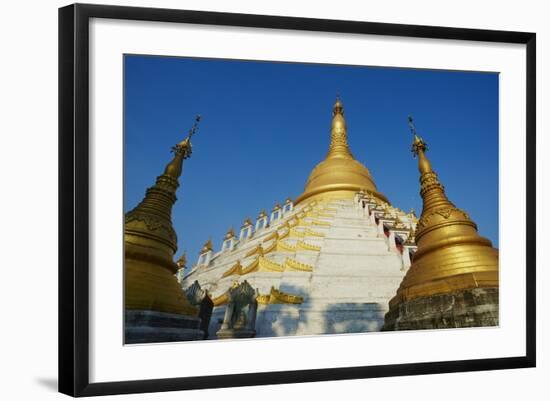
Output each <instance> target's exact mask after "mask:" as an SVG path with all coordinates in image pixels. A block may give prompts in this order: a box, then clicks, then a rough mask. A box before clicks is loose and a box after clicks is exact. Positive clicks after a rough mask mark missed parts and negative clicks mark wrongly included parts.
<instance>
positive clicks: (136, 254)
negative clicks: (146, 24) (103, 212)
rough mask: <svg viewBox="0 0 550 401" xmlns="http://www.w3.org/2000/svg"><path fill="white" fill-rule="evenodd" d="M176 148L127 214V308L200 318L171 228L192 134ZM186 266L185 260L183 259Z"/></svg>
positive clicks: (174, 234) (128, 309) (129, 309)
mask: <svg viewBox="0 0 550 401" xmlns="http://www.w3.org/2000/svg"><path fill="white" fill-rule="evenodd" d="M199 120H200V117H199V116H198V117H197V119H196V121H195V124H194V125H193V128H192V129H191V131H190V132H189V135H188V137H187V138H185V139H184V140H183V141H181V142H180V143H179V144H177V145H176V146H174V147H173V148H172V151H173V152H174V157H173V159H172V161H171V162H170V163H168V165H167V166H166V168H165V169H164V172H163V174H162V175H160V176H159V177H157V180H156V183H155V185H153V186H152V187H150V188H149V189H147V192H146V195H145V198H144V199H143V200H142V201H141V203H139V204H138V205H137V206H136V207H135V208H134V209H132V210H131V211H129V212H128V213H127V214H126V216H125V225H124V242H125V244H124V245H125V307H126V311H127V312H128V311H155V312H164V313H172V314H180V315H187V316H196V315H197V313H198V309H197V308H196V307H194V306H192V305H191V304H190V303H189V301H188V300H187V298H186V297H185V294H184V293H183V291H182V289H181V287H180V285H179V283H178V281H177V280H176V277H175V276H174V274H175V273H176V272H177V271H178V269H179V268H180V267H179V266H178V264H177V263H175V262H174V255H175V253H176V250H177V237H176V232H175V231H174V228H173V227H172V206H173V204H174V203H175V202H176V199H177V198H176V189H177V188H178V187H179V182H178V178H179V176H180V175H181V172H182V164H183V160H184V159H187V158H188V157H189V156H190V155H191V142H190V139H191V136H192V135H193V134H194V133H195V131H196V129H197V123H198V121H199ZM180 265H181V259H180Z"/></svg>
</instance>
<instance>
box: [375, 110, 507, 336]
mask: <svg viewBox="0 0 550 401" xmlns="http://www.w3.org/2000/svg"><path fill="white" fill-rule="evenodd" d="M409 126H410V127H411V132H412V134H413V144H412V151H413V153H414V155H415V156H416V157H418V170H419V172H420V196H421V197H422V201H423V209H422V215H421V216H420V219H419V220H418V223H417V225H416V230H415V234H414V235H415V242H416V244H417V246H418V249H417V251H416V253H415V255H414V258H413V261H412V265H411V267H410V269H409V270H408V272H407V274H406V276H405V277H404V278H403V281H402V282H401V285H400V286H399V288H398V290H397V294H396V295H395V297H394V298H392V299H391V300H390V303H389V306H390V311H389V312H388V313H387V314H386V319H385V320H386V323H385V328H384V329H385V330H399V329H418V328H442V327H469V326H492V325H496V324H498V286H499V265H498V250H496V249H495V248H493V246H492V244H491V241H489V240H488V239H486V238H483V237H481V236H480V235H479V234H478V233H477V226H476V224H475V223H474V222H473V221H472V219H471V218H470V217H469V216H468V214H467V213H466V212H465V211H464V210H462V209H459V208H457V207H456V206H455V205H454V204H453V203H452V202H451V201H449V199H448V198H447V195H446V194H445V189H444V187H443V185H441V183H440V181H439V178H438V176H437V174H436V173H435V172H434V171H433V169H432V166H431V163H430V161H429V160H428V158H427V157H426V154H425V152H426V150H427V145H426V143H425V142H424V140H423V139H422V138H421V137H420V136H418V134H417V132H416V128H415V126H414V124H413V122H412V117H410V116H409ZM472 299H473V300H474V301H473V302H474V303H475V304H476V305H469V304H465V302H466V301H465V300H472ZM434 305H438V307H441V308H442V309H445V308H446V309H445V312H443V311H439V310H438V311H434V310H435V309H437V308H434ZM480 305H484V306H483V310H481V309H479V308H478V309H475V307H479V306H480ZM429 311H432V312H433V313H434V315H433V316H431V315H430V313H429ZM445 313H447V314H450V315H452V316H445ZM461 314H464V315H461ZM413 315H414V316H413ZM419 316H422V318H419Z"/></svg>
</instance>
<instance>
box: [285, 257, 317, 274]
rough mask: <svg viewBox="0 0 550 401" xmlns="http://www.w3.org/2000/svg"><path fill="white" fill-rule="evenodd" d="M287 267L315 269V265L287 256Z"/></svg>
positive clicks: (304, 269) (308, 270) (305, 270)
mask: <svg viewBox="0 0 550 401" xmlns="http://www.w3.org/2000/svg"><path fill="white" fill-rule="evenodd" d="M285 267H287V268H288V269H289V270H297V271H301V272H312V271H313V266H311V265H307V264H305V263H301V262H298V261H297V260H295V259H291V258H286V260H285Z"/></svg>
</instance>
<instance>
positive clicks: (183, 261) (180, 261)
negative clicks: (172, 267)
mask: <svg viewBox="0 0 550 401" xmlns="http://www.w3.org/2000/svg"><path fill="white" fill-rule="evenodd" d="M176 265H178V268H180V269H185V267H186V266H187V252H185V251H183V253H182V254H181V256H180V257H179V259H178V260H177V262H176Z"/></svg>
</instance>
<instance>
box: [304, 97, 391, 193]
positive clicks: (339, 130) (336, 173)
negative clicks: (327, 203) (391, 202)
mask: <svg viewBox="0 0 550 401" xmlns="http://www.w3.org/2000/svg"><path fill="white" fill-rule="evenodd" d="M361 189H366V190H368V191H371V192H373V193H375V194H376V196H377V197H378V198H379V199H381V200H383V201H387V199H386V197H385V196H384V195H382V194H381V193H379V192H378V191H377V190H376V185H375V184H374V181H373V179H372V177H371V175H370V172H369V170H368V169H367V168H366V167H365V166H364V165H363V164H361V163H360V162H358V161H357V160H355V159H354V157H353V154H352V153H351V150H350V148H349V145H348V139H347V126H346V120H345V118H344V106H343V104H342V101H341V100H340V98H337V99H336V103H335V104H334V107H333V109H332V124H331V131H330V145H329V150H328V153H327V156H326V158H325V160H323V161H322V162H321V163H319V164H318V165H317V166H316V167H315V168H314V169H313V171H312V172H311V174H310V176H309V178H308V180H307V182H306V185H305V188H304V192H303V193H302V194H301V195H300V196H299V197H298V198H297V199H296V202H295V203H299V202H302V201H304V200H305V199H308V200H314V199H315V198H319V197H322V198H344V199H345V198H350V199H352V198H353V197H354V196H355V194H356V193H357V192H358V191H360V190H361Z"/></svg>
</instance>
